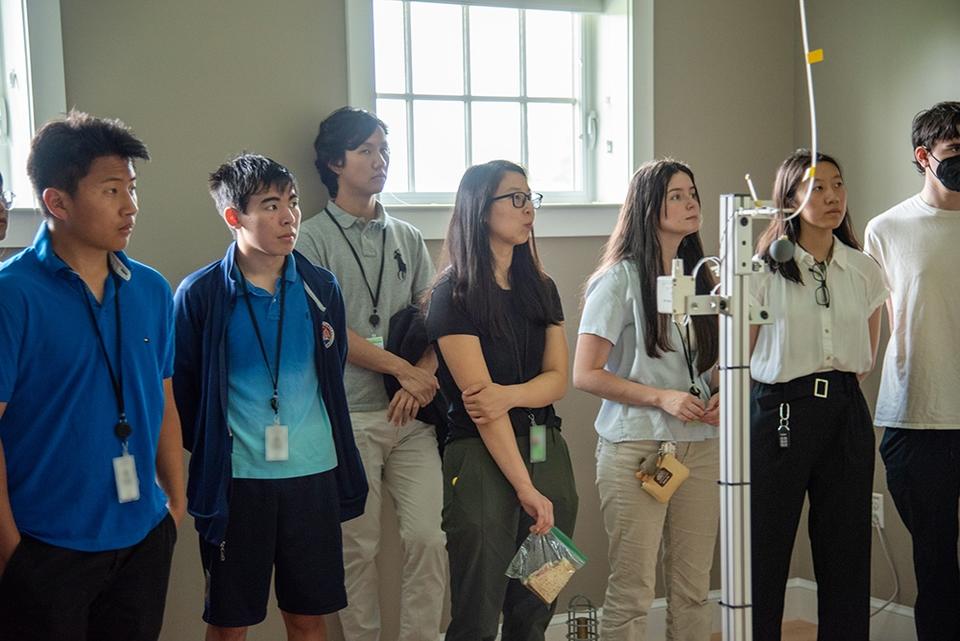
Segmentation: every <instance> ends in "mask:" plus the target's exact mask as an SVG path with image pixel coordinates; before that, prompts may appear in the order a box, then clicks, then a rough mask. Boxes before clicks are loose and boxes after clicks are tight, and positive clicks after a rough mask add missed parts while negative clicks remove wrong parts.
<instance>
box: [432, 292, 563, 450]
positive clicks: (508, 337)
mask: <svg viewBox="0 0 960 641" xmlns="http://www.w3.org/2000/svg"><path fill="white" fill-rule="evenodd" d="M546 287H547V288H548V292H549V300H550V304H551V306H552V314H553V316H554V318H557V319H559V320H562V319H563V309H562V307H561V304H560V294H559V293H558V292H557V286H556V285H555V284H554V282H553V281H552V280H549V279H548V280H547V282H546ZM498 295H499V297H500V304H501V305H502V309H503V310H504V313H505V314H506V325H507V327H508V329H507V331H506V332H505V334H504V335H502V336H499V335H495V334H494V333H492V332H489V331H486V330H483V329H481V328H480V327H478V325H477V323H476V322H475V321H474V320H473V318H472V317H471V315H470V314H469V313H468V312H467V310H464V309H463V308H462V307H461V306H460V305H458V304H457V303H456V302H455V301H454V299H453V282H452V280H451V279H450V278H443V279H441V281H440V282H439V283H438V284H437V286H436V287H435V288H434V290H433V294H432V295H431V297H430V308H429V310H428V311H427V335H428V337H429V339H430V342H431V343H436V341H437V340H439V339H440V338H442V337H443V336H450V335H455V334H467V335H470V336H476V337H478V338H479V339H480V349H481V350H482V351H483V358H484V360H485V361H486V364H487V369H488V370H489V372H490V378H491V380H493V382H494V383H497V384H499V385H517V384H520V383H525V382H527V381H529V380H531V379H533V378H535V377H536V376H538V375H539V374H540V373H541V371H543V354H544V350H545V347H546V332H547V326H546V325H543V324H540V323H537V322H535V321H533V320H531V319H529V318H527V316H526V315H525V314H524V313H523V308H522V306H521V304H520V301H519V300H518V295H517V294H516V292H514V291H513V290H506V289H501V290H499V293H498ZM437 355H438V359H439V368H438V370H437V378H438V380H439V382H440V391H441V392H442V393H443V396H444V397H445V398H446V400H447V402H448V403H449V410H448V413H447V417H448V419H449V421H450V423H451V426H450V432H449V437H448V438H449V440H455V439H458V438H466V437H477V436H479V435H480V432H479V431H478V430H477V426H476V424H475V423H474V422H473V421H472V420H470V416H469V414H467V411H466V408H464V405H463V399H462V398H461V390H460V388H459V387H457V383H456V381H454V380H453V375H452V374H451V373H450V368H449V367H448V366H447V363H446V361H445V360H444V358H443V354H442V353H441V352H440V349H439V348H437ZM527 409H529V410H530V411H531V412H532V413H533V420H534V421H535V422H536V423H537V424H545V425H555V424H557V421H556V420H555V419H556V413H555V412H554V409H553V406H552V405H548V406H546V407H539V408H516V407H515V408H513V409H511V410H510V422H511V424H512V425H513V431H514V433H515V434H516V435H517V436H528V435H529V434H530V416H529V415H528V413H527Z"/></svg>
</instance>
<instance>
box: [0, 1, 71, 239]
mask: <svg viewBox="0 0 960 641" xmlns="http://www.w3.org/2000/svg"><path fill="white" fill-rule="evenodd" d="M65 110H66V98H65V89H64V76H63V47H62V41H61V35H60V3H59V2H58V0H0V172H2V173H3V178H4V190H8V191H12V192H14V193H15V194H16V197H15V199H14V205H13V206H14V210H13V212H11V216H10V223H9V226H8V229H7V238H6V239H5V240H4V241H2V242H0V247H18V246H24V245H28V244H29V243H30V240H31V239H32V237H33V234H34V232H35V231H36V227H37V218H36V216H35V211H36V209H37V203H36V202H35V199H34V197H33V189H32V187H31V186H30V180H29V178H28V177H27V156H28V155H29V153H30V140H31V139H32V138H33V134H34V131H35V130H36V127H37V126H38V125H40V124H42V123H43V122H45V121H46V120H48V119H50V118H52V117H54V116H56V115H58V114H62V113H63V112H64V111H65Z"/></svg>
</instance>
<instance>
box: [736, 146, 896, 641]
mask: <svg viewBox="0 0 960 641" xmlns="http://www.w3.org/2000/svg"><path fill="white" fill-rule="evenodd" d="M810 164H811V155H810V152H809V151H807V150H806V149H798V150H797V151H796V152H794V153H793V154H791V155H790V156H789V157H787V159H786V160H784V161H783V163H782V164H781V165H780V168H779V169H778V170H777V177H776V182H775V184H774V200H775V203H776V206H777V207H778V208H779V209H780V210H783V209H792V208H796V207H798V206H800V205H801V204H802V201H803V198H804V195H805V193H806V189H807V180H813V181H814V187H813V192H812V194H811V197H810V200H809V202H808V203H807V204H806V205H805V206H804V207H803V209H802V210H801V211H800V215H799V216H797V217H795V218H792V219H790V220H786V217H785V216H784V215H783V214H782V213H780V214H778V215H777V218H775V219H774V220H773V221H772V222H771V224H770V227H769V228H768V229H767V230H766V232H764V234H763V236H761V238H760V241H759V243H758V248H757V252H758V254H759V256H760V258H762V259H763V260H764V261H765V262H767V263H768V264H769V265H770V267H771V268H772V271H771V272H769V273H767V274H764V275H763V276H762V277H761V278H759V279H758V280H759V283H758V284H757V291H756V292H755V295H756V299H757V302H758V303H761V304H765V305H766V306H767V307H768V309H769V312H770V315H771V317H772V318H773V323H772V324H770V325H760V326H754V327H753V328H752V329H751V341H752V344H753V356H752V359H751V361H750V371H751V375H752V377H753V379H754V384H753V388H752V389H751V394H750V400H751V402H750V464H751V474H752V485H751V511H752V515H751V518H752V528H753V529H752V532H751V540H752V550H753V638H754V640H755V641H779V639H780V629H781V621H782V618H783V600H784V590H785V588H786V582H787V574H788V572H789V569H790V556H791V553H792V551H793V542H794V539H795V538H796V534H797V526H798V524H799V521H800V513H801V511H802V509H803V502H804V497H805V496H806V497H808V498H809V500H810V514H809V532H810V544H811V548H812V552H813V566H814V573H815V574H816V578H817V597H818V625H819V632H818V637H817V638H818V639H820V641H867V639H868V634H869V631H870V504H871V496H870V494H871V491H872V488H873V468H874V451H873V450H874V437H873V421H872V419H871V417H870V410H869V408H868V407H867V403H866V401H865V400H864V398H863V394H862V393H861V391H860V382H859V380H858V379H862V378H863V377H864V376H865V375H866V374H867V373H868V372H869V371H870V370H871V369H872V368H873V363H874V357H875V355H876V350H877V342H878V340H879V331H880V315H881V311H880V308H881V307H882V305H883V301H884V300H885V299H886V298H887V288H886V285H885V284H884V280H883V273H882V272H881V270H880V267H879V266H878V265H877V263H876V262H875V261H874V260H873V259H872V258H870V257H869V256H867V255H866V254H864V253H863V252H862V251H860V243H859V242H858V241H857V238H856V235H855V234H854V231H853V224H852V223H851V220H850V215H849V213H848V211H847V192H846V187H845V185H844V182H843V176H842V174H841V171H840V166H839V164H838V163H837V161H836V160H834V159H833V158H831V157H830V156H827V155H826V154H818V155H817V166H816V173H815V175H813V176H811V177H810V178H807V172H808V168H809V167H810ZM783 235H786V236H787V237H788V238H789V239H790V240H791V241H793V242H794V243H795V245H796V249H795V253H794V255H793V258H792V259H791V260H789V261H786V262H782V263H777V262H775V261H774V260H773V258H772V257H771V256H770V254H769V248H770V245H771V243H772V242H773V241H774V240H776V239H777V238H780V237H781V236H783Z"/></svg>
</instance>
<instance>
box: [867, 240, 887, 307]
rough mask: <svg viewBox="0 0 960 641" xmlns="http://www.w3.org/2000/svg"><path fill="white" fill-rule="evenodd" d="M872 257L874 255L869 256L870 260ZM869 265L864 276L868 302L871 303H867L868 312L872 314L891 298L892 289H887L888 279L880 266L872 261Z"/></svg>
mask: <svg viewBox="0 0 960 641" xmlns="http://www.w3.org/2000/svg"><path fill="white" fill-rule="evenodd" d="M871 257H872V254H869V255H868V256H867V258H868V259H870V258H871ZM867 263H868V264H867V269H866V271H865V274H864V276H865V278H866V285H867V301H869V302H868V303H867V310H868V311H869V312H870V313H871V314H872V313H873V312H874V311H875V310H876V309H877V308H878V307H880V306H881V305H883V303H884V302H885V301H886V300H887V298H888V297H889V296H890V288H889V287H887V279H886V276H885V275H884V273H883V269H881V268H880V265H879V264H877V263H876V262H874V261H873V260H872V259H871V260H868V261H867Z"/></svg>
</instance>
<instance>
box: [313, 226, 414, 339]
mask: <svg viewBox="0 0 960 641" xmlns="http://www.w3.org/2000/svg"><path fill="white" fill-rule="evenodd" d="M323 211H324V212H326V214H327V216H329V217H330V221H331V222H332V223H333V224H334V225H336V226H337V229H339V230H340V235H341V236H343V239H344V240H345V241H346V242H347V247H349V248H350V253H352V254H353V258H354V260H356V261H357V267H359V268H360V275H361V276H363V284H364V285H366V286H367V291H368V292H370V302H371V303H373V313H372V314H370V318H369V319H368V320H369V321H370V324H371V325H373V326H374V327H376V326H377V325H379V324H380V314H378V313H377V307H379V306H380V287H381V285H383V261H384V259H385V258H386V249H387V226H386V225H384V226H383V236H382V238H381V240H380V277H379V278H378V279H377V292H376V293H374V292H373V288H372V287H370V283H369V282H368V281H367V272H366V270H364V269H363V263H362V262H360V254H358V253H357V250H356V249H354V248H353V243H351V242H350V239H349V238H347V232H345V231H343V227H341V226H340V223H338V222H337V219H336V218H334V217H333V214H331V213H330V210H329V209H328V208H326V207H324V208H323ZM404 271H406V270H404Z"/></svg>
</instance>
